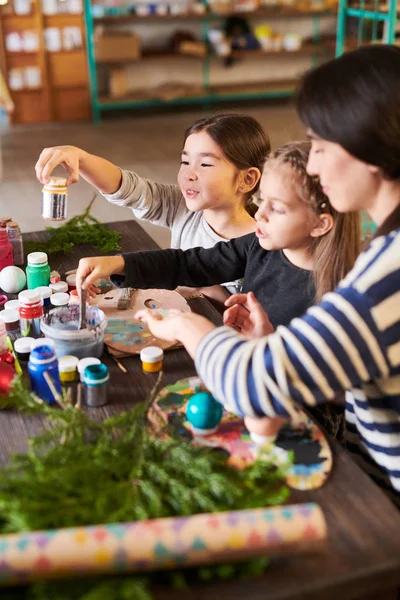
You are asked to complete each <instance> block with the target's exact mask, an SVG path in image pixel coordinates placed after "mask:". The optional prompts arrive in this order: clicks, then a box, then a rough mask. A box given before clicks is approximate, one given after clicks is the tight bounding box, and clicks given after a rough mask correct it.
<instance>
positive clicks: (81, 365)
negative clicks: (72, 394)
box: [78, 356, 101, 381]
mask: <svg viewBox="0 0 400 600" xmlns="http://www.w3.org/2000/svg"><path fill="white" fill-rule="evenodd" d="M100 364H101V360H100V359H98V358H95V357H94V356H86V358H81V360H80V361H79V362H78V373H79V375H80V377H81V381H83V373H84V371H85V369H86V367H88V366H89V365H100Z"/></svg>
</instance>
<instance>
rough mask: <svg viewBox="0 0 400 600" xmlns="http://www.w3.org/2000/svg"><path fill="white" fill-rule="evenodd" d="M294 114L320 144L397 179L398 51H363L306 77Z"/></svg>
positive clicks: (377, 47) (399, 144)
mask: <svg viewBox="0 0 400 600" xmlns="http://www.w3.org/2000/svg"><path fill="white" fill-rule="evenodd" d="M297 110H298V113H299V116H300V118H301V120H302V121H303V123H304V124H305V125H307V126H308V127H310V128H311V129H312V130H313V131H314V132H315V133H316V134H317V135H318V136H320V137H321V138H322V139H324V140H328V141H330V142H335V143H337V144H340V145H341V146H342V147H343V148H344V149H345V150H347V152H349V154H351V155H352V156H354V157H356V158H358V159H359V160H361V161H363V162H365V163H367V164H371V165H376V166H378V167H380V168H381V169H382V172H383V174H384V176H385V177H386V178H387V179H398V178H400V48H398V47H396V46H389V45H372V46H363V47H361V48H358V49H357V50H354V51H353V52H348V53H347V54H343V55H342V56H340V57H339V58H336V59H334V60H331V61H329V62H327V63H325V64H323V65H320V66H319V67H317V68H316V69H314V70H311V71H309V72H308V73H306V74H305V75H304V76H303V79H302V80H301V84H300V88H299V91H298V94H297Z"/></svg>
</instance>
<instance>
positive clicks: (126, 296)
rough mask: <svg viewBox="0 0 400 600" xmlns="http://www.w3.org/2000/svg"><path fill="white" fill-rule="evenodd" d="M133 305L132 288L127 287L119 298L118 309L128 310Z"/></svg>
mask: <svg viewBox="0 0 400 600" xmlns="http://www.w3.org/2000/svg"><path fill="white" fill-rule="evenodd" d="M130 305H131V288H129V287H128V288H125V289H124V290H123V291H122V294H121V295H120V297H119V298H118V302H117V309H118V310H128V308H129V307H130Z"/></svg>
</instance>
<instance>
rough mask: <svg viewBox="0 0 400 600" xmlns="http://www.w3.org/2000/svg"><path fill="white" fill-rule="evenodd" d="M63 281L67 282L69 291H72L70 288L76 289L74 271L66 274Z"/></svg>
mask: <svg viewBox="0 0 400 600" xmlns="http://www.w3.org/2000/svg"><path fill="white" fill-rule="evenodd" d="M65 281H66V282H67V285H68V291H69V292H72V290H76V273H71V275H67V277H66V278H65Z"/></svg>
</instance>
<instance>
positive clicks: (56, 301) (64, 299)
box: [50, 292, 69, 306]
mask: <svg viewBox="0 0 400 600" xmlns="http://www.w3.org/2000/svg"><path fill="white" fill-rule="evenodd" d="M50 302H51V303H52V305H53V306H65V305H66V304H68V302H69V294H67V293H66V292H58V293H57V294H53V295H52V296H51V298H50Z"/></svg>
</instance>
